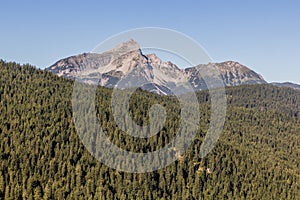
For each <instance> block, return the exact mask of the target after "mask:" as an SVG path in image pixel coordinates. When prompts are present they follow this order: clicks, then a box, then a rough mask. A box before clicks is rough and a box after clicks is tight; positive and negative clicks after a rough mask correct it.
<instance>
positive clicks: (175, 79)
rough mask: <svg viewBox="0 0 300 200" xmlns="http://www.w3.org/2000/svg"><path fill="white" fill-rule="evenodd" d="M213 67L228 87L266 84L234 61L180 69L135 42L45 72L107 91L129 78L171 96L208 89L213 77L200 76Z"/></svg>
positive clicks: (74, 58)
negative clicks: (209, 80)
mask: <svg viewBox="0 0 300 200" xmlns="http://www.w3.org/2000/svg"><path fill="white" fill-rule="evenodd" d="M210 65H213V66H214V67H216V68H217V69H218V70H219V72H220V75H221V78H222V80H223V81H224V85H225V86H236V85H244V84H263V83H267V82H266V81H265V80H264V79H263V77H262V76H261V75H259V74H257V73H256V72H254V71H252V70H250V69H249V68H247V67H246V66H243V65H241V64H240V63H238V62H233V61H228V62H222V63H210V64H207V65H203V64H201V65H198V66H195V67H191V68H186V69H180V68H179V67H177V66H176V65H175V64H173V63H172V62H170V61H167V62H165V61H162V60H161V59H160V58H159V57H157V56H156V55H155V54H147V55H144V54H143V53H142V51H141V49H140V47H139V44H138V43H137V42H135V41H134V40H129V41H127V42H124V43H122V44H120V45H118V46H116V47H115V48H113V49H112V50H110V51H107V52H104V53H101V54H96V53H84V54H80V55H77V56H71V57H68V58H65V59H62V60H59V61H58V62H56V63H55V64H53V65H52V66H50V67H48V68H46V70H47V71H51V72H53V73H55V74H57V75H59V76H64V77H67V78H72V79H75V78H76V79H78V80H80V81H83V82H87V83H92V84H99V85H101V86H105V87H115V86H116V85H117V84H118V83H119V81H120V80H121V78H122V79H123V78H124V77H125V76H127V77H130V81H131V82H130V83H126V84H127V85H128V84H129V85H130V84H131V85H134V86H135V85H137V84H138V83H145V84H142V89H145V90H148V91H151V92H155V93H158V94H164V95H170V94H172V92H171V91H174V90H176V91H179V92H180V91H181V90H183V89H184V88H185V91H186V88H187V86H186V83H190V85H191V86H192V88H193V89H195V90H203V89H206V88H207V86H206V84H205V81H204V77H206V76H210V74H200V72H201V69H204V68H206V69H209V67H210ZM128 80H129V79H128Z"/></svg>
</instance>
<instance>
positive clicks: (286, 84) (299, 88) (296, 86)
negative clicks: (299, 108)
mask: <svg viewBox="0 0 300 200" xmlns="http://www.w3.org/2000/svg"><path fill="white" fill-rule="evenodd" d="M271 84H272V85H276V86H279V87H289V88H293V89H295V90H300V85H297V84H295V83H291V82H284V83H277V82H274V83H271Z"/></svg>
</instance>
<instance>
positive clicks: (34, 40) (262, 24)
mask: <svg viewBox="0 0 300 200" xmlns="http://www.w3.org/2000/svg"><path fill="white" fill-rule="evenodd" d="M0 10H1V11H0V24H1V29H0V58H1V59H4V60H7V61H16V62H20V63H30V64H33V65H36V66H37V67H40V68H45V67H47V66H49V65H51V64H53V63H54V62H55V61H57V60H59V59H60V58H63V57H67V56H70V55H75V54H79V53H82V52H89V51H91V50H92V49H93V48H94V47H95V46H96V45H97V44H98V43H100V42H102V41H103V40H105V39H106V38H108V37H110V36H111V35H114V34H117V33H119V32H121V31H125V30H128V29H133V28H139V27H164V28H169V29H174V30H177V31H180V32H182V33H185V34H187V35H188V36H190V37H192V38H194V39H195V40H196V41H198V42H199V43H200V44H201V45H202V46H203V47H204V48H205V49H206V51H207V52H208V53H209V54H210V56H211V57H212V58H213V60H214V61H216V62H219V61H226V60H234V61H238V62H240V63H242V64H244V65H246V66H249V67H250V68H251V69H253V70H255V71H257V72H258V73H260V74H262V75H263V76H264V77H265V79H266V80H267V81H281V82H282V81H292V82H295V83H299V84H300V64H299V63H300V62H299V58H300V1H296V0H295V1H256V0H253V1H230V0H228V1H221V0H220V1H186V2H184V1H134V0H133V1H102V2H101V1H89V0H87V1H76V0H73V1H64V0H61V1H55V0H52V1H32V0H27V1H14V0H11V1H2V2H1V6H0Z"/></svg>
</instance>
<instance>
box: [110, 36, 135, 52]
mask: <svg viewBox="0 0 300 200" xmlns="http://www.w3.org/2000/svg"><path fill="white" fill-rule="evenodd" d="M132 51H140V45H139V44H138V43H137V42H136V41H135V40H133V39H130V40H128V41H126V42H123V43H122V44H119V45H117V46H116V47H114V48H113V49H112V50H110V51H108V52H107V53H118V54H126V53H128V52H132Z"/></svg>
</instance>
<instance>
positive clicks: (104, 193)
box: [0, 61, 300, 200]
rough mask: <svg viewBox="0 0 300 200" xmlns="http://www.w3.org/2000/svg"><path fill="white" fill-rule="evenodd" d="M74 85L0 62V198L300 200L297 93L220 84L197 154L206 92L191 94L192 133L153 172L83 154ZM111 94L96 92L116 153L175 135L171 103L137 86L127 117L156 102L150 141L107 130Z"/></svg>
mask: <svg viewBox="0 0 300 200" xmlns="http://www.w3.org/2000/svg"><path fill="white" fill-rule="evenodd" d="M72 89H73V82H72V81H71V80H67V79H64V78H60V77H58V76H55V75H53V74H52V73H50V72H46V71H43V70H39V69H36V68H34V67H32V66H30V65H24V66H20V65H18V64H16V63H6V62H4V61H0V199H247V200H248V199H266V200H269V199H300V159H299V157H300V116H299V115H300V113H299V111H300V92H299V91H296V90H293V89H289V88H280V87H276V86H272V85H252V86H239V87H231V88H227V89H226V90H227V100H228V108H227V116H226V122H225V126H224V130H223V132H222V135H221V137H220V139H219V141H218V143H217V145H216V147H215V148H214V149H213V151H212V152H210V153H209V154H208V155H207V157H205V158H203V159H199V158H198V152H199V149H200V145H201V143H202V141H203V138H204V136H205V133H206V132H207V129H208V122H209V116H210V114H209V113H210V112H209V111H210V104H209V95H208V94H207V92H199V93H198V97H199V102H200V111H201V112H200V115H201V127H200V128H199V133H198V134H197V137H196V140H195V141H194V143H193V144H192V145H191V147H190V148H189V150H188V151H187V152H186V153H185V154H184V156H182V157H180V159H179V160H178V161H176V162H174V163H173V164H171V165H170V166H168V167H166V168H164V169H160V170H158V171H155V172H152V173H142V174H134V173H125V172H119V171H117V170H114V169H111V168H108V167H106V166H105V165H103V164H101V163H100V162H98V161H97V160H96V159H95V158H94V157H93V156H91V155H90V153H89V152H88V151H87V150H86V149H85V147H84V146H83V144H82V143H81V140H80V139H79V136H78V135H77V133H76V130H75V124H74V122H73V119H72V106H71V97H72ZM111 93H112V90H111V89H107V88H100V87H99V88H98V90H97V98H96V108H97V113H98V115H97V116H98V119H99V121H100V122H101V123H102V126H103V127H104V129H106V130H108V131H109V134H108V136H109V138H110V139H111V142H114V143H115V144H117V145H118V146H120V147H122V148H123V149H127V150H131V151H134V152H148V151H153V150H156V149H159V148H161V147H162V146H164V145H165V144H167V142H168V141H169V140H170V138H172V137H173V136H174V134H175V133H176V130H177V129H178V120H179V117H178V116H179V115H178V113H179V112H180V109H179V104H178V101H177V100H176V98H174V97H167V96H159V95H155V94H152V93H149V92H145V91H142V90H138V91H137V92H136V93H135V94H134V95H133V97H132V98H131V102H130V105H131V109H130V111H131V115H132V118H133V119H134V120H135V121H136V122H137V123H139V124H145V123H147V122H148V120H149V119H148V118H149V117H148V114H147V112H145V110H144V108H145V107H146V108H147V107H148V108H149V107H150V106H151V105H153V104H154V103H161V105H163V106H165V108H166V110H167V113H168V117H167V122H166V125H165V127H164V128H163V130H162V131H161V132H160V133H158V135H157V136H155V137H152V138H150V139H149V140H146V139H137V138H133V137H130V136H128V135H126V134H125V133H123V132H122V131H121V130H119V129H118V127H117V126H116V124H115V122H114V120H113V116H112V115H111V112H110V108H109V104H110V94H111Z"/></svg>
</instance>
